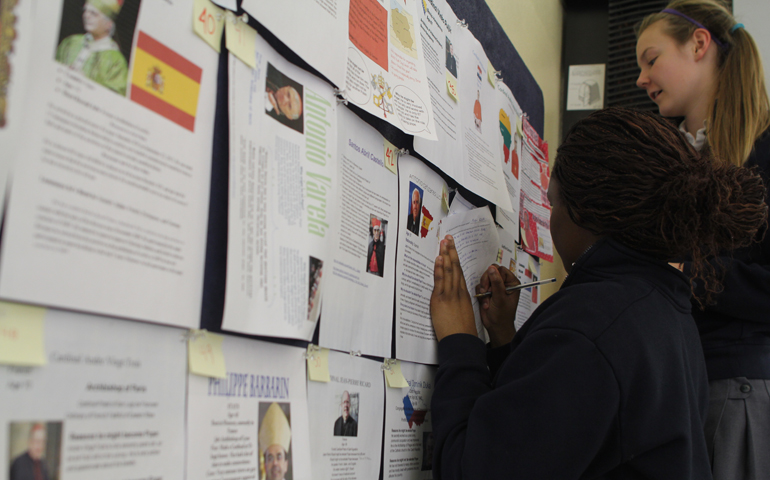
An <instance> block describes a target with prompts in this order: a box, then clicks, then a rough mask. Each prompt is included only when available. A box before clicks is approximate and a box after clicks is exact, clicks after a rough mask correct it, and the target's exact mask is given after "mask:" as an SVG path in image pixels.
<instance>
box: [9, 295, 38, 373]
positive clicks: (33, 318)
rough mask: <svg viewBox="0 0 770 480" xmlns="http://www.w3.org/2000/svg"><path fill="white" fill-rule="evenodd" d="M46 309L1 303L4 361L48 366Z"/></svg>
mask: <svg viewBox="0 0 770 480" xmlns="http://www.w3.org/2000/svg"><path fill="white" fill-rule="evenodd" d="M45 312H46V309H45V308H40V307H33V306H30V305H21V304H18V303H8V302H0V363H6V364H10V365H45V364H46V359H45V336H44V334H45V329H44V328H43V327H44V322H45Z"/></svg>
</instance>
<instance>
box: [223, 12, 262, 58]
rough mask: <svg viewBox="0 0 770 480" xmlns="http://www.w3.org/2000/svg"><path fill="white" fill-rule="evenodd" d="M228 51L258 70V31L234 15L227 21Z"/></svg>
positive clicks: (228, 16) (229, 14)
mask: <svg viewBox="0 0 770 480" xmlns="http://www.w3.org/2000/svg"><path fill="white" fill-rule="evenodd" d="M225 38H226V43H227V50H228V51H229V52H230V53H232V54H233V55H235V56H236V57H238V58H240V59H241V61H243V63H245V64H246V65H248V66H250V67H251V68H257V31H256V30H254V29H253V28H251V27H250V26H249V24H248V23H246V22H244V21H243V20H241V19H240V18H238V17H236V16H235V15H233V14H232V13H230V12H228V13H227V18H226V20H225Z"/></svg>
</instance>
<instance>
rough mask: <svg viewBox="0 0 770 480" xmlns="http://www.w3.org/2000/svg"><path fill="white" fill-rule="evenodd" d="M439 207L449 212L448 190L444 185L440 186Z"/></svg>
mask: <svg viewBox="0 0 770 480" xmlns="http://www.w3.org/2000/svg"><path fill="white" fill-rule="evenodd" d="M441 207H442V208H443V209H444V212H446V213H449V192H447V191H446V185H444V186H443V187H441Z"/></svg>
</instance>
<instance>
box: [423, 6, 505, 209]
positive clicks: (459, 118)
mask: <svg viewBox="0 0 770 480" xmlns="http://www.w3.org/2000/svg"><path fill="white" fill-rule="evenodd" d="M428 8H429V10H428V11H427V12H428V13H427V14H424V15H423V16H422V26H423V29H424V30H427V31H430V37H431V38H432V41H431V42H430V43H429V45H430V47H431V49H432V51H433V52H434V54H435V55H438V53H437V52H439V51H441V48H442V45H446V47H445V50H448V49H449V47H448V45H449V43H450V42H451V44H452V50H453V52H454V54H453V55H450V54H449V53H446V55H445V56H446V57H447V61H446V62H438V61H436V62H433V63H430V62H429V63H428V64H429V65H430V67H429V68H428V75H429V78H430V81H431V86H432V88H431V90H430V94H431V100H432V102H433V105H434V106H435V110H436V112H438V113H436V118H437V121H436V123H437V124H438V125H439V127H438V129H437V138H438V142H431V141H426V140H424V139H420V138H417V137H415V139H414V148H415V150H416V151H417V152H419V153H420V154H422V155H423V156H424V157H425V158H427V159H428V160H429V161H430V162H431V163H433V164H434V165H436V166H437V167H438V168H440V169H441V170H442V171H443V172H444V173H446V174H447V175H449V176H450V177H452V178H454V179H455V180H457V181H458V182H459V183H460V184H461V185H463V186H464V187H466V188H467V189H468V190H470V191H472V192H473V193H475V194H477V195H479V196H481V197H483V198H485V199H487V200H489V201H490V202H492V203H494V204H495V205H498V206H500V207H502V208H505V209H507V210H509V211H511V210H513V207H512V206H511V200H510V198H509V193H508V190H507V188H506V184H505V177H504V175H503V149H502V145H501V144H502V138H501V134H500V120H499V118H500V114H499V112H500V109H501V108H502V107H503V104H504V103H505V99H504V98H503V96H502V95H501V93H500V92H498V91H497V89H496V88H495V87H493V86H492V85H491V84H490V83H489V80H488V79H487V75H488V73H487V70H488V66H489V61H488V60H487V56H486V54H485V53H484V48H483V47H482V46H481V44H480V43H479V41H478V40H476V38H475V37H474V36H473V34H472V33H471V32H470V31H469V30H468V29H467V28H459V27H457V26H456V25H455V24H452V23H451V21H452V19H456V17H455V16H454V14H453V13H451V9H450V8H449V7H448V6H447V5H446V3H445V2H434V4H431V5H430V6H429V7H428ZM439 13H440V14H441V16H442V17H443V18H444V20H446V21H447V23H446V24H444V22H443V21H436V18H437V17H439ZM450 28H451V30H452V31H450V30H449V29H450ZM437 39H440V41H437ZM426 44H428V42H426ZM426 50H427V49H426ZM450 56H451V57H453V58H455V62H454V63H455V64H456V71H457V90H458V92H459V96H458V98H457V99H455V98H452V96H451V95H449V93H448V91H447V88H448V87H447V71H448V67H447V65H448V63H449V58H448V57H450Z"/></svg>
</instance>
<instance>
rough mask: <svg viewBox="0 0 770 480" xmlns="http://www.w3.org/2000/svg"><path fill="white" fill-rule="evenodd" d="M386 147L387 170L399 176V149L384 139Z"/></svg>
mask: <svg viewBox="0 0 770 480" xmlns="http://www.w3.org/2000/svg"><path fill="white" fill-rule="evenodd" d="M382 140H383V143H384V146H385V168H387V169H388V170H390V171H391V172H393V173H395V174H396V175H398V149H397V148H396V146H395V145H393V144H392V143H390V142H389V141H388V140H387V139H384V138H383V139H382Z"/></svg>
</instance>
